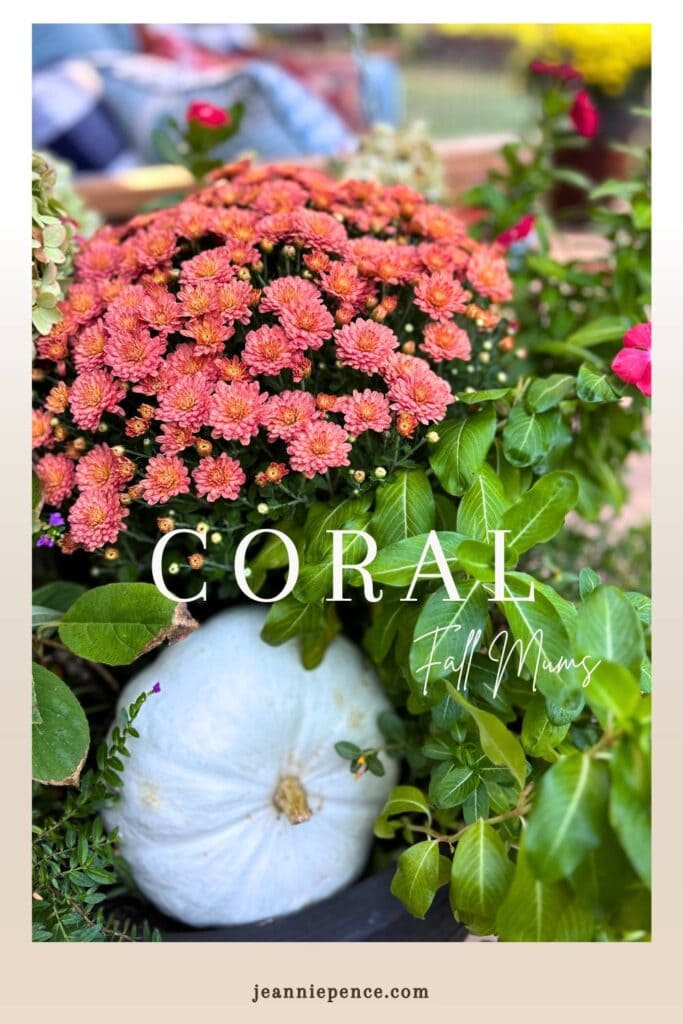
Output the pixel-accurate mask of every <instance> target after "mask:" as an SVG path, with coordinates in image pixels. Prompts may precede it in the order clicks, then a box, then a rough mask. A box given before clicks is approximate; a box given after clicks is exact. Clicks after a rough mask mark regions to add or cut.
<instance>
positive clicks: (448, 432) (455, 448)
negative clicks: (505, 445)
mask: <svg viewBox="0 0 683 1024" xmlns="http://www.w3.org/2000/svg"><path fill="white" fill-rule="evenodd" d="M495 432H496V411H495V409H494V407H493V406H492V405H487V406H486V408H485V409H483V410H482V412H478V413H475V415H474V416H467V417H466V418H465V419H462V420H458V421H452V420H451V421H448V422H445V423H440V424H439V425H438V433H439V440H438V441H437V442H436V444H435V445H434V446H433V447H432V449H431V452H430V456H429V461H430V464H431V467H432V469H433V470H434V472H435V473H436V475H437V477H438V478H439V482H440V483H441V486H442V487H443V489H444V490H445V491H447V492H448V493H449V494H455V495H459V494H463V492H464V491H466V490H467V488H468V487H469V485H470V484H471V483H472V481H473V480H474V478H475V475H476V474H477V472H478V471H479V469H480V468H481V466H482V465H483V463H484V460H485V458H486V453H487V452H488V450H489V448H490V447H491V442H492V441H493V438H494V435H495Z"/></svg>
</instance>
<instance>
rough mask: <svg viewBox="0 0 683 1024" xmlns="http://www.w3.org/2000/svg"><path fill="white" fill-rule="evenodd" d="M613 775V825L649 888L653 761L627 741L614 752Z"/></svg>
mask: <svg viewBox="0 0 683 1024" xmlns="http://www.w3.org/2000/svg"><path fill="white" fill-rule="evenodd" d="M610 772H611V775H612V788H611V791H610V803H609V817H610V823H611V825H612V828H613V829H614V831H615V832H616V834H617V835H618V836H619V840H620V842H621V845H622V847H623V848H624V850H625V852H626V855H627V857H628V859H629V860H630V862H631V864H632V865H633V867H634V869H635V871H636V872H637V873H638V875H639V876H640V878H641V879H642V881H643V882H644V883H645V884H646V885H647V886H650V885H651V884H652V867H651V858H652V848H651V847H652V836H651V825H650V759H649V757H648V756H647V755H646V754H645V753H644V752H643V751H642V750H641V749H640V747H639V745H638V743H637V742H636V741H635V740H633V739H631V738H629V737H624V738H623V739H622V740H621V741H620V743H619V744H618V746H617V747H616V748H615V750H614V754H613V756H612V760H611V762H610Z"/></svg>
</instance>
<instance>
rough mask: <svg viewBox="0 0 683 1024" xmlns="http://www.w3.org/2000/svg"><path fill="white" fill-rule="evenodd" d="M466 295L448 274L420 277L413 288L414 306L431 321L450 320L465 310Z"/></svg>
mask: <svg viewBox="0 0 683 1024" xmlns="http://www.w3.org/2000/svg"><path fill="white" fill-rule="evenodd" d="M468 299H469V295H468V293H467V292H466V291H465V289H464V288H463V287H462V285H461V284H460V282H459V281H455V280H454V279H453V278H452V277H451V276H450V275H449V274H431V275H429V276H425V277H421V278H420V280H419V281H418V282H417V284H416V286H415V305H416V306H417V307H418V308H419V309H421V310H422V311H423V313H426V314H427V316H429V317H431V318H432V320H450V319H451V317H452V316H453V314H454V313H462V312H463V310H464V309H466V308H467V302H468Z"/></svg>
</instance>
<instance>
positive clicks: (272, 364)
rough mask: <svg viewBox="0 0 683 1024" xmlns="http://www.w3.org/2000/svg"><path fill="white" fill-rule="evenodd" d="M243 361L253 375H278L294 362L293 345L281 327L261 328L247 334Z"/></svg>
mask: <svg viewBox="0 0 683 1024" xmlns="http://www.w3.org/2000/svg"><path fill="white" fill-rule="evenodd" d="M242 359H243V360H244V362H245V364H246V365H247V367H248V368H249V370H250V371H251V372H252V373H253V374H258V373H262V374H264V375H265V376H273V375H275V374H278V373H279V372H280V370H284V369H285V368H286V367H287V366H289V365H290V363H291V361H292V345H291V342H290V341H289V338H288V337H287V335H286V334H285V332H284V331H283V330H282V328H281V327H268V326H263V327H259V328H258V330H256V331H250V332H249V333H248V334H247V338H246V342H245V345H244V350H243V352H242Z"/></svg>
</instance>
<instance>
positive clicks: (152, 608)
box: [59, 583, 197, 665]
mask: <svg viewBox="0 0 683 1024" xmlns="http://www.w3.org/2000/svg"><path fill="white" fill-rule="evenodd" d="M196 627H197V623H196V622H195V621H194V619H193V618H192V617H191V616H190V615H189V613H188V612H187V609H186V607H185V605H184V604H174V602H173V601H169V600H168V598H166V597H164V596H163V595H162V594H160V593H159V591H158V590H157V588H156V587H155V586H154V584H153V583H109V584H107V586H104V587H96V588H95V589H94V590H88V591H87V592H86V593H85V594H82V595H81V596H80V597H79V598H77V599H76V601H74V603H73V604H72V605H71V607H70V608H69V610H68V611H67V612H66V613H65V615H64V617H63V618H62V621H61V623H60V625H59V638H60V640H61V641H62V643H63V644H66V646H67V647H68V648H69V650H71V651H73V652H74V654H77V655H78V656H79V657H81V658H89V659H90V660H91V661H99V662H102V663H103V664H105V665H129V664H130V663H131V662H132V661H135V659H136V658H137V657H139V656H140V655H141V654H145V653H146V652H147V651H151V650H152V649H153V648H155V647H157V646H158V645H159V644H160V643H162V642H163V641H164V640H168V641H169V643H175V642H176V641H177V640H181V639H182V638H183V637H184V636H187V634H188V633H190V632H191V631H192V630H193V629H196Z"/></svg>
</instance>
